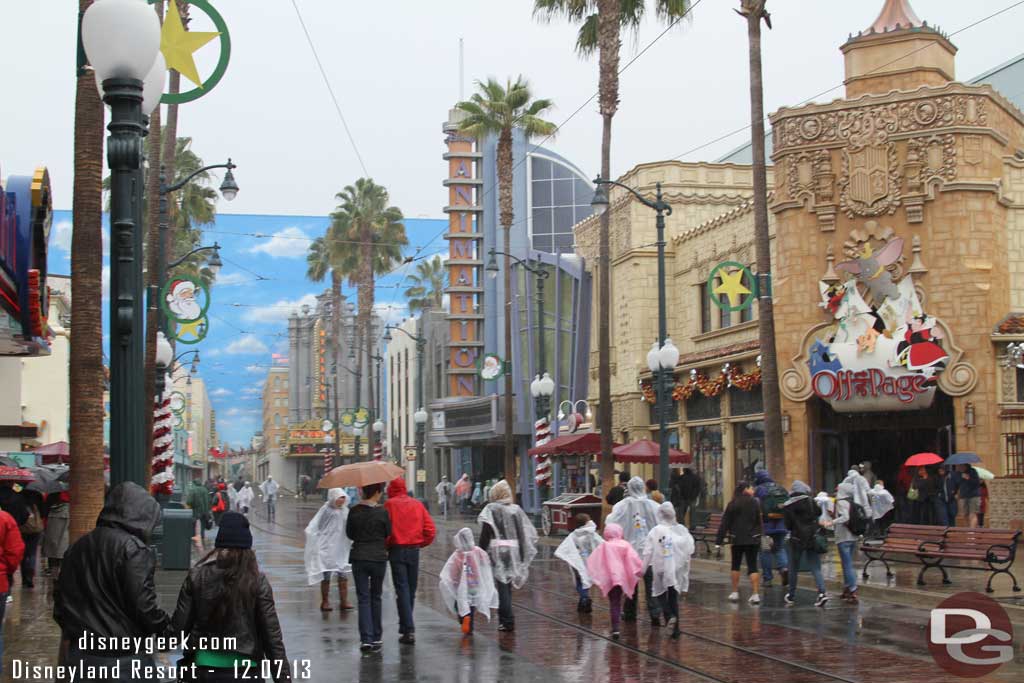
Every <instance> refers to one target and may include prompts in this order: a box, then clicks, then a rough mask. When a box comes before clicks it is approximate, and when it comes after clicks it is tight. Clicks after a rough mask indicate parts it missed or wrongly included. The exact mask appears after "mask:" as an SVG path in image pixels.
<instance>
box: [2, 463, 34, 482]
mask: <svg viewBox="0 0 1024 683" xmlns="http://www.w3.org/2000/svg"><path fill="white" fill-rule="evenodd" d="M35 479H36V475H34V474H32V472H30V471H29V470H26V469H22V468H20V467H10V466H8V465H4V466H3V467H0V481H20V482H22V483H27V482H30V481H35Z"/></svg>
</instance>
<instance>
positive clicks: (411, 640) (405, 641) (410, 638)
mask: <svg viewBox="0 0 1024 683" xmlns="http://www.w3.org/2000/svg"><path fill="white" fill-rule="evenodd" d="M398 642H400V643H401V644H402V645H415V644H416V636H415V635H414V634H412V633H406V634H404V635H403V636H402V637H401V638H399V639H398Z"/></svg>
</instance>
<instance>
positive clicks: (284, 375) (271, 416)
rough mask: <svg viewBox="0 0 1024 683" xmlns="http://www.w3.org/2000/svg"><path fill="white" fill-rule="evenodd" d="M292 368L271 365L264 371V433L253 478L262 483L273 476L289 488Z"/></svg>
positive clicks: (290, 469)
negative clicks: (288, 456)
mask: <svg viewBox="0 0 1024 683" xmlns="http://www.w3.org/2000/svg"><path fill="white" fill-rule="evenodd" d="M290 375H291V368H290V367H289V366H288V365H273V366H271V367H270V368H269V369H268V370H267V377H266V379H265V380H264V382H263V393H262V402H263V433H262V435H261V436H262V438H261V439H260V451H261V452H262V453H263V456H262V457H261V458H260V459H259V461H258V464H257V468H256V469H257V472H256V478H257V480H259V481H263V480H265V479H266V478H267V476H273V477H274V479H276V480H277V481H278V483H279V484H281V485H282V486H290V483H289V482H292V481H293V480H294V479H295V475H294V472H292V470H293V469H294V466H292V467H289V466H288V464H287V462H288V461H287V453H288V443H287V441H288V416H289V413H290V408H289V405H288V401H289V396H290V395H291V377H290Z"/></svg>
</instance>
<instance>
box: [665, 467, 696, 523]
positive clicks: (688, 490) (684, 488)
mask: <svg viewBox="0 0 1024 683" xmlns="http://www.w3.org/2000/svg"><path fill="white" fill-rule="evenodd" d="M676 488H677V489H678V493H677V492H676V489H673V491H672V493H673V497H674V498H676V499H677V500H678V501H679V502H678V503H676V501H675V500H673V501H672V503H673V504H674V505H675V506H676V519H677V520H678V521H679V523H680V524H686V513H687V511H689V512H690V524H689V525H688V526H693V509H694V508H695V507H696V506H697V499H698V498H700V494H701V488H702V483H701V480H700V476H698V475H697V473H696V472H694V471H693V469H692V468H689V467H684V468H683V475H682V476H681V477H679V479H678V481H677V483H676Z"/></svg>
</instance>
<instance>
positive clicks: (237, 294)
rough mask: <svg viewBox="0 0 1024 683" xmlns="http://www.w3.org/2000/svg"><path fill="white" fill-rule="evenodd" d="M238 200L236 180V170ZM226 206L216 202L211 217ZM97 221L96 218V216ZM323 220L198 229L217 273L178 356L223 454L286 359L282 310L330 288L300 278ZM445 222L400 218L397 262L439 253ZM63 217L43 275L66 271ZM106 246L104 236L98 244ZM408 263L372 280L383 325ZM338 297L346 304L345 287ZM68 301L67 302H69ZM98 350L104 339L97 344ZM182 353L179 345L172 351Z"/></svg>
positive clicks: (397, 304)
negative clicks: (204, 325)
mask: <svg viewBox="0 0 1024 683" xmlns="http://www.w3.org/2000/svg"><path fill="white" fill-rule="evenodd" d="M236 176H237V177H238V181H239V185H241V187H242V192H245V180H244V174H243V173H242V172H241V169H238V170H236ZM225 206H226V203H225V202H224V201H221V202H220V204H219V208H220V209H224V208H225ZM104 218H106V216H105V217H104ZM328 224H329V219H328V218H326V217H318V216H245V215H238V214H219V215H218V216H217V218H216V221H215V222H214V223H213V224H212V225H208V226H205V227H204V228H203V233H204V240H203V244H204V245H210V244H213V243H214V242H215V241H216V242H218V243H219V244H220V245H221V259H222V260H223V261H224V267H223V268H222V269H221V272H220V276H219V277H218V278H217V283H216V284H215V285H214V286H213V288H212V290H211V297H212V303H211V305H210V310H209V312H208V315H209V317H210V331H209V334H208V335H207V336H206V339H204V340H203V341H202V342H200V343H199V344H197V345H196V346H190V347H187V349H189V350H190V349H193V348H198V349H199V350H200V353H199V355H200V358H201V362H200V370H199V374H200V376H202V377H203V378H204V379H205V380H206V382H207V387H208V391H209V393H210V399H211V401H212V402H213V406H214V409H215V410H216V411H217V432H218V435H219V437H220V439H221V440H222V441H225V440H226V441H228V442H229V443H230V444H232V445H233V446H243V445H248V443H249V438H250V437H251V436H252V434H253V433H254V432H256V431H259V430H260V429H261V428H262V425H261V414H262V410H261V403H260V393H261V391H262V387H263V380H264V378H265V377H266V373H267V368H268V367H269V365H270V362H271V354H272V353H283V354H285V355H287V353H288V322H287V318H288V316H289V315H290V314H291V312H292V311H296V310H298V309H299V308H300V307H301V306H302V305H303V304H309V305H310V306H315V304H316V302H315V299H314V297H315V296H316V295H317V294H319V293H320V292H322V291H323V290H324V289H325V288H328V287H329V286H330V283H329V282H324V283H323V284H319V285H318V284H314V283H312V282H310V281H308V280H307V279H306V252H307V250H308V248H309V243H310V241H311V240H312V239H313V238H315V237H318V236H320V235H323V233H324V230H325V229H326V227H327V225H328ZM447 225H448V222H447V221H446V220H440V219H417V218H409V219H406V222H405V227H406V233H407V235H408V237H409V247H407V248H406V253H407V255H410V256H413V255H418V258H423V257H429V256H432V255H434V254H442V253H446V252H447V247H448V245H447V242H445V241H444V239H442V237H441V233H442V232H443V231H444V229H445V228H446V227H447ZM71 230H72V225H71V212H70V211H55V212H54V220H53V230H52V233H51V236H50V256H49V269H50V272H51V273H55V274H68V273H70V272H71V261H70V258H71ZM108 242H109V228H105V234H104V244H105V245H106V244H107V243H108ZM103 263H104V269H103V273H104V280H105V282H104V291H103V302H104V303H103V305H104V309H103V314H104V329H106V328H107V326H106V320H107V308H108V306H109V296H108V287H109V284H108V283H107V282H106V280H107V279H108V276H109V272H110V271H109V265H108V258H107V257H106V256H104V259H103ZM413 268H415V265H414V264H410V265H406V266H402V267H400V268H398V269H397V270H396V271H395V272H393V273H391V274H390V275H387V276H385V277H382V278H380V280H379V282H378V284H377V295H376V298H377V306H376V310H377V312H378V314H380V315H381V316H382V317H384V318H386V319H388V320H389V321H392V322H397V321H400V320H402V319H403V318H404V317H406V316H407V315H408V306H407V305H406V303H405V297H404V296H402V294H403V292H404V291H405V289H406V288H407V287H408V286H409V281H408V279H406V277H405V275H406V274H407V273H409V272H410V271H411V270H412V269H413ZM342 291H343V293H345V294H346V295H351V296H352V300H353V301H354V300H355V296H354V294H355V289H354V288H352V287H350V286H349V285H348V284H347V283H346V284H345V286H344V288H343V290H342ZM74 294H75V293H72V296H74ZM103 341H104V348H105V349H106V348H107V345H108V343H109V337H108V336H107V335H104V340H103ZM183 350H186V347H183V346H179V348H178V352H179V353H180V352H181V351H183Z"/></svg>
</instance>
